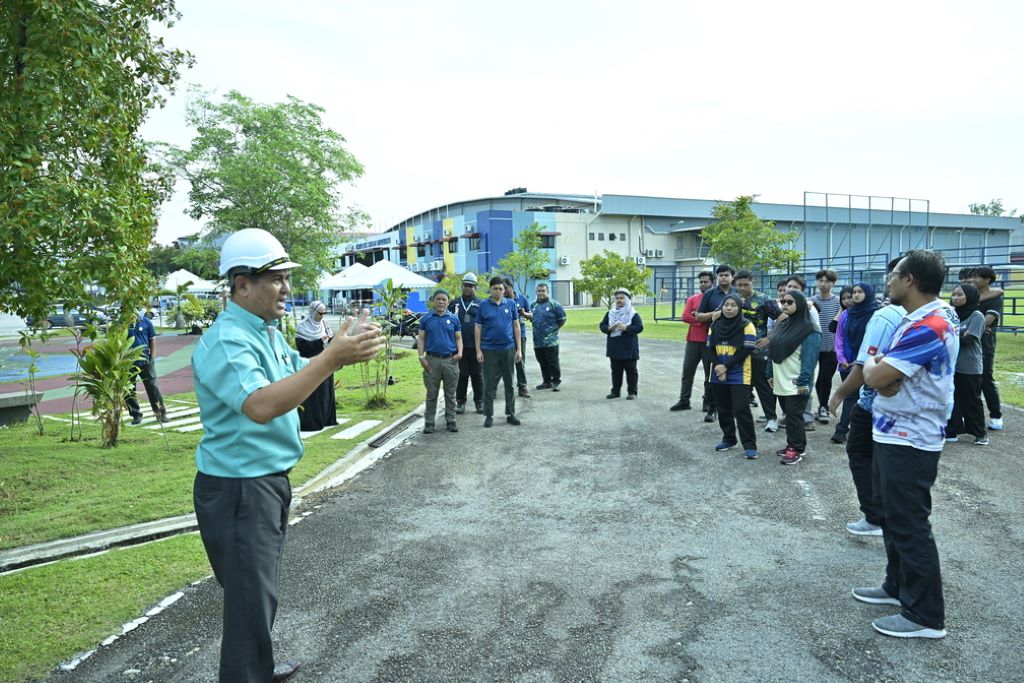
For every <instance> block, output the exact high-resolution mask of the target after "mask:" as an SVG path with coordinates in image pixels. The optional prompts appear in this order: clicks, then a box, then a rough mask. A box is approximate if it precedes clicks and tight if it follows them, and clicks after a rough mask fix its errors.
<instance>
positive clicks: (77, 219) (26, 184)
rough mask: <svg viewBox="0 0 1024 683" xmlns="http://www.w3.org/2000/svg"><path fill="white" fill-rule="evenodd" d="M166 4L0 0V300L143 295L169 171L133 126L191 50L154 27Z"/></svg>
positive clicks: (40, 312)
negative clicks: (93, 292) (94, 292)
mask: <svg viewBox="0 0 1024 683" xmlns="http://www.w3.org/2000/svg"><path fill="white" fill-rule="evenodd" d="M177 18H178V13H177V12H176V10H175V3H174V0H110V1H108V2H67V1H66V0H6V1H5V2H2V3H0V56H2V57H0V226H3V228H2V230H0V310H3V311H9V312H12V313H14V314H16V315H20V316H23V317H26V316H33V317H36V318H45V317H46V315H47V314H48V313H49V312H50V308H51V307H52V305H53V303H54V302H55V301H59V300H63V301H64V302H65V303H66V305H68V306H81V305H84V304H86V303H87V302H88V301H89V300H90V296H89V290H90V289H95V288H96V287H97V286H98V287H100V288H102V289H103V290H105V291H106V294H107V297H108V299H112V300H116V301H120V302H122V303H124V304H125V305H124V306H123V308H122V310H124V311H128V312H131V311H133V310H135V308H136V307H137V305H139V304H141V303H142V301H144V300H145V298H146V295H147V291H146V290H147V289H148V283H149V282H150V281H151V276H150V274H149V273H148V272H147V270H146V263H147V260H148V258H147V257H148V255H147V251H148V249H149V244H150V240H151V239H152V237H153V233H154V229H155V226H156V220H157V209H158V207H159V205H160V203H161V202H162V201H164V200H165V199H166V198H167V196H168V195H169V193H170V190H171V183H170V181H169V179H168V178H166V177H162V176H160V175H159V174H154V173H152V172H151V169H152V167H151V166H150V164H149V160H148V158H147V152H146V146H145V144H144V143H143V141H142V139H141V137H140V136H139V127H140V126H141V124H142V122H143V120H144V119H145V118H146V116H147V114H148V113H149V111H150V109H152V108H153V107H155V106H158V105H162V104H163V102H164V96H165V93H166V92H167V91H168V90H169V89H170V88H171V86H172V85H173V84H174V82H175V81H176V80H177V78H178V69H179V68H180V67H181V66H182V65H187V64H189V63H190V61H191V57H190V55H188V53H186V52H182V51H180V50H176V49H172V48H169V47H167V46H166V45H165V43H164V39H163V38H159V37H156V36H154V35H153V31H154V30H159V27H160V26H161V25H163V26H172V25H173V24H174V21H175V20H176V19H177Z"/></svg>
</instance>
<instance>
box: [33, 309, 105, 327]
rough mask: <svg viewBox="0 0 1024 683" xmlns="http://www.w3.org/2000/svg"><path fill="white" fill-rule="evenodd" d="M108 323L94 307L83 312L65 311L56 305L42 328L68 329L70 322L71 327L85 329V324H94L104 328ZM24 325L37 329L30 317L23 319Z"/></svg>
mask: <svg viewBox="0 0 1024 683" xmlns="http://www.w3.org/2000/svg"><path fill="white" fill-rule="evenodd" d="M69 318H70V320H69ZM108 321H109V317H108V316H107V314H106V313H104V312H103V311H102V310H100V309H99V308H96V307H95V306H90V307H88V308H86V309H84V310H80V309H77V308H72V309H70V310H67V311H65V310H64V305H63V304H57V306H56V307H55V309H54V311H53V313H51V314H50V315H49V316H47V318H46V324H45V325H44V326H45V327H68V323H69V322H70V324H71V325H70V326H71V327H85V326H86V324H87V323H89V322H94V323H95V324H97V325H99V326H100V327H105V326H106V325H107V322H108ZM25 323H26V324H27V325H28V326H29V327H38V325H37V324H36V321H35V320H34V319H33V318H32V317H31V316H30V317H28V318H26V319H25Z"/></svg>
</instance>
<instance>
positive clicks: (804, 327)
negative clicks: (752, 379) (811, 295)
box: [765, 290, 821, 465]
mask: <svg viewBox="0 0 1024 683" xmlns="http://www.w3.org/2000/svg"><path fill="white" fill-rule="evenodd" d="M779 303H780V307H781V308H782V312H783V313H785V314H786V317H785V319H782V317H781V316H780V319H782V322H778V323H777V324H776V325H775V330H774V331H773V332H772V336H771V343H770V344H769V345H768V357H769V358H770V359H771V361H772V362H771V363H769V364H767V366H766V368H765V369H766V371H767V372H768V373H769V380H768V381H769V383H771V385H772V390H773V391H774V392H775V395H776V396H777V397H778V398H779V405H780V406H781V407H782V412H783V413H784V414H785V416H786V447H785V448H783V449H780V450H779V451H778V455H779V456H781V458H782V460H781V462H782V464H783V465H795V464H797V463H798V462H800V461H801V460H803V458H804V455H805V454H806V452H807V430H806V427H805V425H804V406H805V405H806V404H807V397H808V396H810V393H811V387H812V386H814V379H815V373H816V372H817V369H818V352H819V350H820V347H821V332H819V331H818V330H816V329H815V328H814V324H813V323H812V322H811V319H810V316H808V314H807V306H808V304H807V297H805V296H804V295H803V292H800V291H799V290H789V291H787V292H786V293H785V294H784V295H783V297H782V299H781V301H780V302H779Z"/></svg>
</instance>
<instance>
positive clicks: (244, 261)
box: [220, 228, 299, 277]
mask: <svg viewBox="0 0 1024 683" xmlns="http://www.w3.org/2000/svg"><path fill="white" fill-rule="evenodd" d="M298 267H299V264H298V263H293V262H292V261H291V260H290V259H289V258H288V252H286V251H285V250H284V247H283V246H281V243H280V242H279V241H278V240H277V238H276V237H274V236H273V235H271V234H270V233H269V232H267V231H266V230H261V229H260V228H245V229H244V230H239V231H238V232H236V233H233V234H232V235H231V236H229V237H228V238H227V240H225V241H224V245H223V246H222V247H221V248H220V275H221V277H224V276H225V275H227V274H228V272H230V271H231V269H232V268H249V269H250V270H251V271H252V272H256V273H262V272H264V271H267V270H285V269H288V268H298Z"/></svg>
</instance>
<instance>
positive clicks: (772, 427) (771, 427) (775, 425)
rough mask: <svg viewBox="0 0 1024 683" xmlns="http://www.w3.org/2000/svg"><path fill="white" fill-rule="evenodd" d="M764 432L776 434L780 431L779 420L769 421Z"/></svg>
mask: <svg viewBox="0 0 1024 683" xmlns="http://www.w3.org/2000/svg"><path fill="white" fill-rule="evenodd" d="M764 431H766V432H771V433H773V434H774V433H775V432H777V431H779V421H778V420H768V424H766V425H765V426H764Z"/></svg>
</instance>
